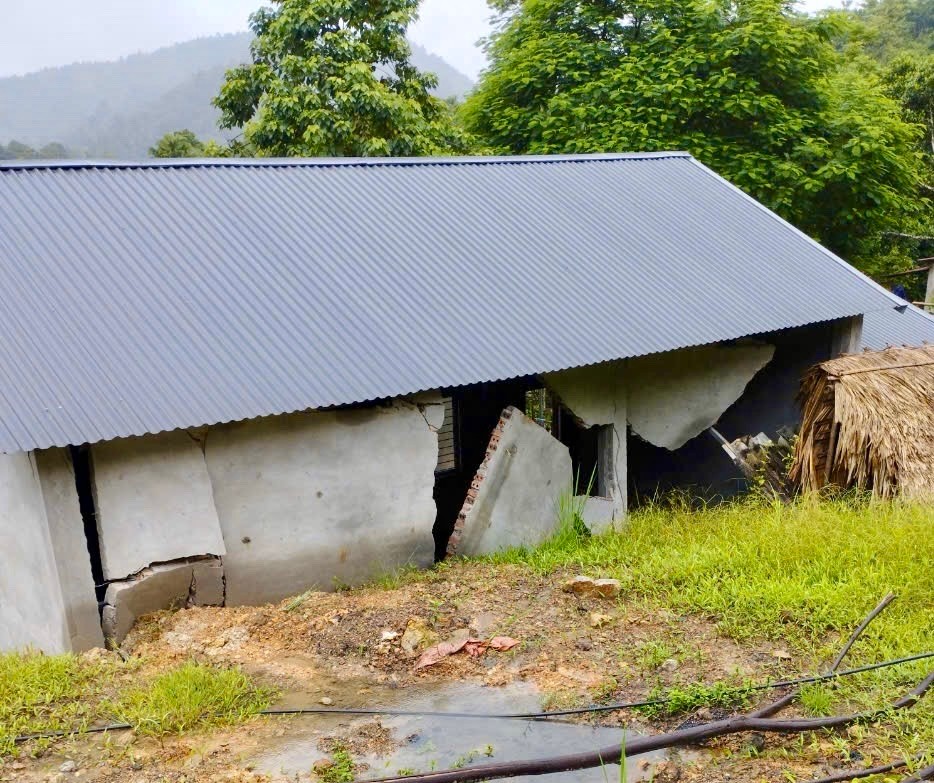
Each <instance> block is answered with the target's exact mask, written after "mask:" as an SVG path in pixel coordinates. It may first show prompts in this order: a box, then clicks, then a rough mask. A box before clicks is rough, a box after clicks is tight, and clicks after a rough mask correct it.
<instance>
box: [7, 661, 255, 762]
mask: <svg viewBox="0 0 934 783" xmlns="http://www.w3.org/2000/svg"><path fill="white" fill-rule="evenodd" d="M137 669H138V663H135V662H130V663H122V662H120V661H117V660H116V659H111V658H105V659H101V660H88V659H86V658H80V657H78V656H75V655H55V656H49V655H42V654H41V653H34V652H28V653H13V654H6V655H0V757H2V756H4V755H10V754H13V753H15V752H16V751H17V745H16V742H15V739H16V738H17V737H21V736H26V735H32V734H45V733H52V732H80V731H83V730H84V729H86V728H88V727H89V726H92V725H95V724H110V723H129V724H130V725H132V726H133V727H134V729H135V730H136V731H137V732H139V733H142V734H148V735H156V736H163V735H166V734H171V733H181V732H185V731H190V730H192V729H201V728H208V727H211V726H218V725H229V724H234V723H239V722H242V721H244V720H246V719H248V718H250V717H252V716H253V715H256V714H257V713H258V712H260V711H261V710H263V709H264V708H266V707H267V706H268V705H269V702H270V700H271V698H272V696H273V693H272V691H271V690H269V689H267V688H262V687H259V686H257V685H256V684H254V683H253V682H252V681H251V680H250V679H249V678H248V677H247V676H246V675H245V674H243V673H242V672H240V671H239V670H236V669H216V668H213V667H209V666H202V665H200V664H195V663H188V664H185V665H184V666H181V667H180V668H178V669H175V670H172V671H169V672H166V673H165V674H162V675H160V676H158V677H155V678H154V679H152V680H150V681H144V682H142V683H140V682H138V677H137ZM50 741H51V740H48V739H40V740H35V741H33V742H32V743H31V744H30V745H29V748H30V750H32V751H36V750H41V749H42V748H44V747H46V746H48V744H49V742H50Z"/></svg>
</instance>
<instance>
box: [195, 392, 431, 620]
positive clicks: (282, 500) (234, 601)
mask: <svg viewBox="0 0 934 783" xmlns="http://www.w3.org/2000/svg"><path fill="white" fill-rule="evenodd" d="M441 412H442V415H443V409H442V411H441ZM440 423H442V422H439V421H438V411H437V410H436V406H435V405H434V404H432V403H431V402H430V401H428V402H424V401H423V402H422V403H421V408H420V407H419V406H418V405H416V404H413V403H410V402H405V401H401V400H399V401H396V402H393V403H392V404H390V405H386V406H370V407H367V408H359V409H352V410H336V411H314V412H308V413H299V414H294V415H290V416H278V417H274V418H269V419H262V420H254V421H248V422H242V423H239V424H229V425H223V426H220V427H216V428H213V429H212V430H211V433H210V435H209V436H208V439H207V446H206V451H205V454H206V459H207V466H208V471H209V473H210V477H211V483H212V485H213V487H214V499H215V502H216V505H217V512H218V517H219V518H220V523H221V527H222V529H223V534H224V539H225V541H226V545H227V555H226V557H225V558H224V569H225V573H226V577H227V603H228V604H229V605H240V604H256V603H265V602H268V601H277V600H279V599H281V598H284V597H286V596H289V595H294V594H296V593H300V592H302V591H304V590H307V589H309V588H315V589H320V590H331V589H334V588H335V587H337V586H340V585H353V584H359V583H361V582H364V581H367V580H370V579H373V578H376V577H379V576H382V575H384V574H386V573H389V572H392V571H395V570H397V569H399V568H401V567H403V566H407V565H413V566H418V567H427V566H430V565H431V564H432V563H433V562H434V538H433V536H432V527H433V525H434V521H435V511H436V510H435V502H434V497H433V489H434V481H435V478H434V470H435V465H436V464H437V460H438V435H437V431H436V427H432V424H438V425H439V426H440Z"/></svg>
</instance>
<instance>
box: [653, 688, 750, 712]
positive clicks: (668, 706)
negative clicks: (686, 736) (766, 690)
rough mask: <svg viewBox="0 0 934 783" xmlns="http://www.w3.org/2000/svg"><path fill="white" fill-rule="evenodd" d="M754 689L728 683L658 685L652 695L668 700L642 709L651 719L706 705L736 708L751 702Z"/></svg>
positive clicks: (691, 710)
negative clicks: (671, 686)
mask: <svg viewBox="0 0 934 783" xmlns="http://www.w3.org/2000/svg"><path fill="white" fill-rule="evenodd" d="M752 694H753V691H752V689H751V688H750V685H749V684H747V685H742V686H740V687H736V686H733V685H728V684H727V683H724V682H715V683H713V684H712V685H705V684H703V683H692V684H690V685H684V686H675V687H673V688H668V689H664V688H656V689H655V690H653V691H652V693H651V694H650V695H649V698H650V699H665V702H664V703H662V704H649V705H646V706H644V707H639V708H638V709H639V712H641V713H642V714H643V715H647V716H648V717H651V718H657V717H659V716H663V715H666V716H669V717H670V716H672V715H683V714H685V713H688V712H696V711H697V710H699V709H701V708H703V707H720V708H721V709H734V708H737V707H745V706H746V705H748V704H749V700H750V698H751V697H752Z"/></svg>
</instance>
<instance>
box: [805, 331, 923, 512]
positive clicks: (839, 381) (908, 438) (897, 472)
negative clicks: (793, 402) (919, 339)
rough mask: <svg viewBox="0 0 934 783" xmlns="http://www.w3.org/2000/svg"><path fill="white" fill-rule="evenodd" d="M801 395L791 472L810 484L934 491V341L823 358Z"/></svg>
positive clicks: (918, 493)
mask: <svg viewBox="0 0 934 783" xmlns="http://www.w3.org/2000/svg"><path fill="white" fill-rule="evenodd" d="M801 401H802V404H803V408H804V420H803V422H802V425H801V433H800V435H799V437H798V443H797V446H796V449H795V460H794V464H793V466H792V469H791V479H792V481H793V482H795V483H796V484H797V485H798V486H799V487H801V488H802V489H803V490H813V489H820V488H822V487H825V486H827V485H832V486H836V487H840V488H850V487H858V488H860V489H867V490H872V492H873V493H874V494H876V495H879V496H881V497H893V496H894V495H896V494H898V495H902V496H906V497H913V498H917V497H926V498H934V346H925V347H923V348H887V349H886V350H884V351H867V352H865V353H861V354H854V355H852V356H843V357H841V358H839V359H833V360H831V361H828V362H824V363H823V364H819V365H817V366H816V367H814V368H813V369H811V371H810V372H809V373H808V374H807V376H806V377H805V378H804V381H803V382H802V386H801Z"/></svg>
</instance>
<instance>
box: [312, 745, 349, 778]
mask: <svg viewBox="0 0 934 783" xmlns="http://www.w3.org/2000/svg"><path fill="white" fill-rule="evenodd" d="M331 761H332V765H331V766H330V767H327V768H326V769H323V770H322V771H320V772H317V773H316V775H317V778H318V779H319V780H321V781H323V782H324V783H352V781H353V780H354V779H355V778H356V774H355V772H356V765H355V764H354V760H353V756H351V755H350V751H349V750H347V748H346V747H345V746H344V745H342V744H341V743H335V745H334V747H333V748H332V749H331Z"/></svg>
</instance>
